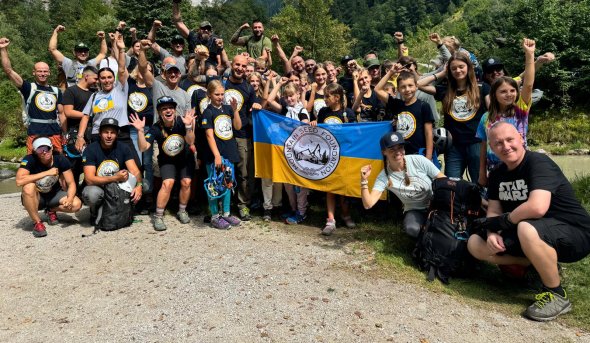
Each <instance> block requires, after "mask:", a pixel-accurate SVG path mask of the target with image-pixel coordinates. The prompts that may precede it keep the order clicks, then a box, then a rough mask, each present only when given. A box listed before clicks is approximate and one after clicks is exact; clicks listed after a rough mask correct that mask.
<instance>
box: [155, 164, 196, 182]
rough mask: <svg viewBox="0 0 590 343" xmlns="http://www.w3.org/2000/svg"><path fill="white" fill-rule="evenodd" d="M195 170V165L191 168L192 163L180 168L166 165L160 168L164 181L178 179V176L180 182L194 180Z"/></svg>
mask: <svg viewBox="0 0 590 343" xmlns="http://www.w3.org/2000/svg"><path fill="white" fill-rule="evenodd" d="M194 170H195V167H194V165H193V166H191V165H190V163H186V164H185V165H180V166H177V165H175V164H164V165H161V166H160V176H161V177H162V180H167V179H177V178H176V176H177V175H178V180H182V179H192V176H193V171H194Z"/></svg>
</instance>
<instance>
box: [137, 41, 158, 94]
mask: <svg viewBox="0 0 590 343" xmlns="http://www.w3.org/2000/svg"><path fill="white" fill-rule="evenodd" d="M151 46H152V42H150V41H149V40H147V39H142V40H141V50H139V56H138V58H137V66H138V70H139V73H140V74H141V76H143V80H144V82H145V85H146V86H148V87H151V86H152V85H153V84H154V80H155V79H154V74H153V73H152V72H150V71H149V69H148V60H147V58H146V57H145V51H146V50H148V49H150V48H151Z"/></svg>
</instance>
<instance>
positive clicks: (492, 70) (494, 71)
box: [488, 66, 504, 74]
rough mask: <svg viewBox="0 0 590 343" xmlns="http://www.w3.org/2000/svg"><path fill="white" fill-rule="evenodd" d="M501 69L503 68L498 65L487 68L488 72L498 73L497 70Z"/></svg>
mask: <svg viewBox="0 0 590 343" xmlns="http://www.w3.org/2000/svg"><path fill="white" fill-rule="evenodd" d="M503 70H504V68H503V67H500V66H497V67H491V68H489V69H488V74H491V73H499V72H501V71H503Z"/></svg>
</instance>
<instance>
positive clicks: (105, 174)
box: [82, 118, 142, 225]
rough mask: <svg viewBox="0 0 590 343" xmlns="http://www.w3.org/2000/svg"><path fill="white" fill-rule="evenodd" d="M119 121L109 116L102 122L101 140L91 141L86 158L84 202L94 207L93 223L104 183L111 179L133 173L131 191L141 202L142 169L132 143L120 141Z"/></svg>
mask: <svg viewBox="0 0 590 343" xmlns="http://www.w3.org/2000/svg"><path fill="white" fill-rule="evenodd" d="M118 133H119V122H118V121H117V120H116V119H114V118H105V119H103V120H102V121H101V122H100V127H99V133H98V134H99V140H98V141H96V142H93V143H90V145H88V147H86V150H84V156H83V158H82V161H83V163H84V180H85V181H86V185H87V186H86V187H85V188H84V190H83V191H82V197H83V198H84V203H85V204H86V205H88V207H90V223H91V224H92V225H96V224H98V222H99V220H100V213H99V212H100V211H99V209H100V207H101V205H102V203H103V200H104V189H103V187H104V185H106V184H108V183H111V182H125V181H127V179H128V178H129V177H130V175H129V174H131V175H133V176H134V177H135V179H136V180H137V182H136V184H135V187H134V188H133V190H132V191H131V200H132V201H133V202H134V203H137V201H139V199H140V198H141V194H142V182H141V181H142V178H141V172H140V170H139V168H138V166H137V164H136V163H135V160H134V156H133V152H132V151H131V149H130V148H129V146H127V145H125V144H118V142H117V134H118Z"/></svg>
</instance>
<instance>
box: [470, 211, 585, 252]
mask: <svg viewBox="0 0 590 343" xmlns="http://www.w3.org/2000/svg"><path fill="white" fill-rule="evenodd" d="M525 222H527V223H529V224H531V225H532V226H533V227H534V228H535V229H536V230H537V233H538V234H539V237H540V238H541V240H543V241H544V242H545V243H547V245H549V246H550V247H552V248H553V249H555V251H556V252H557V260H558V261H559V262H565V263H571V262H576V261H579V260H581V259H583V258H584V257H586V256H587V255H588V254H589V253H590V228H589V229H588V230H584V229H582V228H579V227H577V226H573V225H570V224H568V223H564V222H562V221H560V220H557V219H555V218H539V219H527V220H525ZM478 235H479V236H480V237H481V238H483V240H486V239H487V233H486V232H479V233H478ZM500 235H501V236H502V238H503V239H504V245H505V246H506V251H505V252H504V253H503V254H507V255H511V256H525V255H524V253H523V251H522V248H521V247H520V241H519V240H518V234H517V233H516V230H509V231H503V232H502V233H501V234H500Z"/></svg>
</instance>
